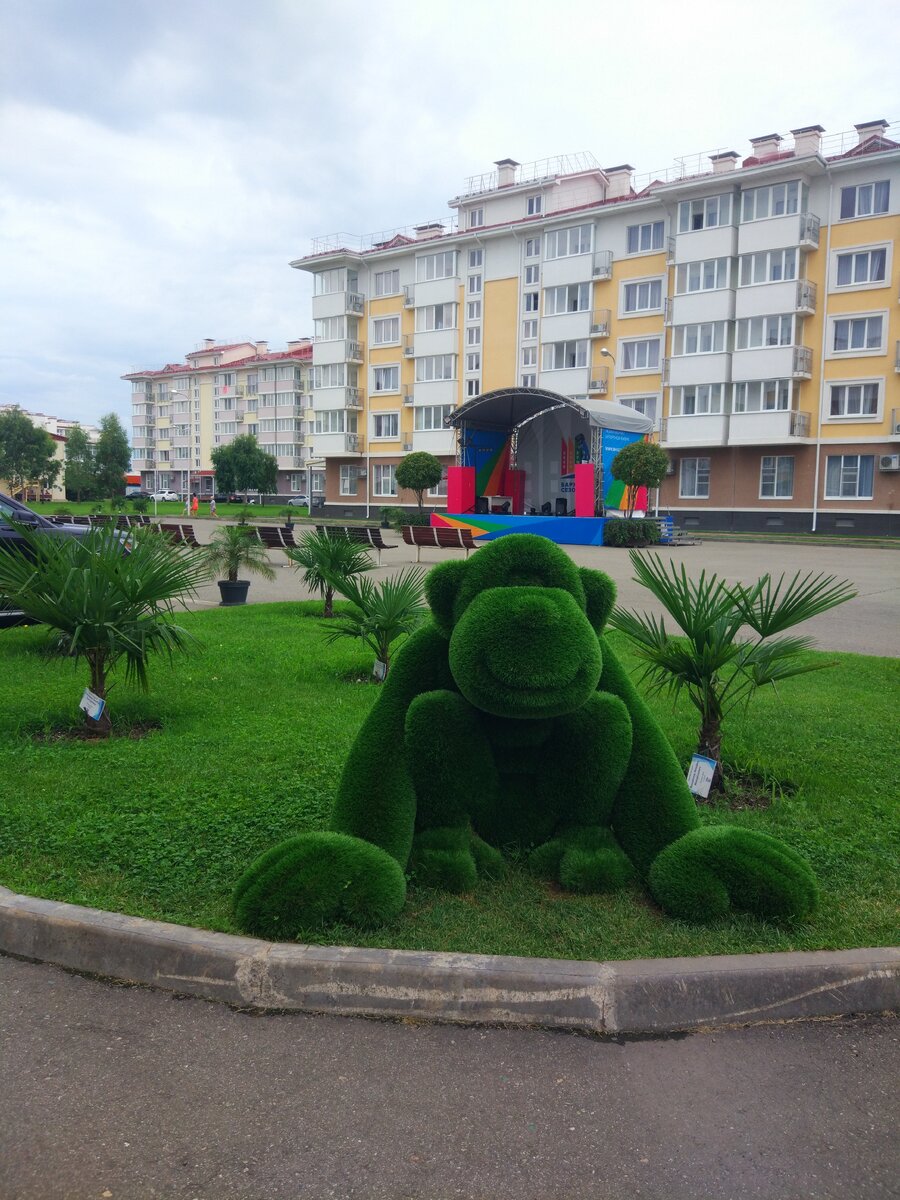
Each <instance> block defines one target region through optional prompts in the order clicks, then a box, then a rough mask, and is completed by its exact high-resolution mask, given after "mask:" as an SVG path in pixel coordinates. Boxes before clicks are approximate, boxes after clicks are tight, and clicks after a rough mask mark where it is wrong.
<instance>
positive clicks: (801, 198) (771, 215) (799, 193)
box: [740, 179, 807, 225]
mask: <svg viewBox="0 0 900 1200" xmlns="http://www.w3.org/2000/svg"><path fill="white" fill-rule="evenodd" d="M791 188H795V189H796V191H795V193H794V196H793V199H792V197H791V194H790V190H789V189H791ZM781 189H784V193H785V200H784V202H785V208H784V210H783V211H782V212H775V211H773V208H774V203H775V194H776V193H777V192H778V191H780V190H781ZM751 196H752V197H753V201H752V208H753V215H752V216H747V215H746V212H747V209H748V207H750V206H748V204H747V203H746V202H747V200H748V199H749V198H750V197H751ZM763 196H765V197H766V201H765V204H763V203H762V197H763ZM806 200H807V188H806V185H805V184H804V182H803V180H802V179H784V180H781V181H779V182H778V183H765V184H761V185H760V186H759V187H752V188H742V189H741V204H740V209H741V213H740V223H741V224H742V225H750V224H752V223H753V222H754V221H771V220H774V219H776V218H777V217H793V216H796V215H798V214H799V213H802V212H804V211H805V206H806ZM791 204H793V207H791ZM759 208H763V209H764V210H765V211H763V212H761V213H760V214H759V215H757V211H756V210H757V209H759Z"/></svg>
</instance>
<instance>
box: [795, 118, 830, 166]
mask: <svg viewBox="0 0 900 1200" xmlns="http://www.w3.org/2000/svg"><path fill="white" fill-rule="evenodd" d="M824 132H825V130H824V129H823V128H822V126H821V125H804V126H803V128H802V129H792V130H791V133H792V134H793V135H794V153H795V154H796V155H797V157H798V158H805V157H806V156H807V155H809V154H821V153H822V134H823V133H824Z"/></svg>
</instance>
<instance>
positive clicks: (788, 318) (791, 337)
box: [734, 313, 797, 352]
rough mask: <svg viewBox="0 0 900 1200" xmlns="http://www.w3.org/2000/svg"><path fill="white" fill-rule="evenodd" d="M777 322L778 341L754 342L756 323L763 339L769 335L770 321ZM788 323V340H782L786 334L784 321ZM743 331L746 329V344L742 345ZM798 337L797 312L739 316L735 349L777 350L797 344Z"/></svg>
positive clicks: (735, 325) (735, 333) (735, 332)
mask: <svg viewBox="0 0 900 1200" xmlns="http://www.w3.org/2000/svg"><path fill="white" fill-rule="evenodd" d="M773 321H774V322H777V331H778V339H779V340H778V341H776V342H770V341H766V340H762V341H759V342H752V341H751V340H750V339H751V335H752V334H753V332H754V329H753V326H754V323H756V324H757V325H758V326H759V327H760V329H761V332H762V336H763V339H765V338H767V337H768V336H769V333H768V330H769V328H770V322H773ZM785 322H787V323H788V327H787V334H788V336H787V340H786V341H784V340H782V338H783V336H784V323H785ZM742 331H746V345H743V346H742V345H741V341H742V336H741V335H742ZM796 338H797V317H796V314H795V313H765V314H760V315H759V316H755V317H738V319H737V320H736V321H735V323H734V349H735V352H738V351H741V350H777V349H779V348H780V347H783V346H795V345H796V344H797V342H796Z"/></svg>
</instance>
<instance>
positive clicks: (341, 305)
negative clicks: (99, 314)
mask: <svg viewBox="0 0 900 1200" xmlns="http://www.w3.org/2000/svg"><path fill="white" fill-rule="evenodd" d="M365 307H366V298H365V296H363V295H362V293H361V292H352V291H343V292H324V293H323V294H322V295H319V296H313V298H312V315H313V318H314V320H324V318H326V317H348V316H349V317H359V316H361V315H362V313H363V312H364V311H365Z"/></svg>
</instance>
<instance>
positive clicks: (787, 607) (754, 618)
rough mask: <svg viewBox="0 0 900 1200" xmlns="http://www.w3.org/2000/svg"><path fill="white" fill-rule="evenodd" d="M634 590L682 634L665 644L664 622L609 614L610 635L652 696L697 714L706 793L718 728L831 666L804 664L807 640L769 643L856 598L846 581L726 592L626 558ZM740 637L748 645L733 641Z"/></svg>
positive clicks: (717, 779) (646, 557)
mask: <svg viewBox="0 0 900 1200" xmlns="http://www.w3.org/2000/svg"><path fill="white" fill-rule="evenodd" d="M630 558H631V565H632V567H633V568H634V571H635V582H637V583H640V584H643V586H644V587H645V588H647V589H648V590H649V591H650V592H651V593H652V594H653V595H654V596H655V597H656V599H657V600H658V601H659V602H660V604H661V605H662V606H663V608H664V609H665V610H666V612H667V613H668V614H669V616H670V617H672V618H673V620H674V621H675V623H676V624H677V625H678V626H679V628H680V629H681V630H682V631H683V632H684V637H674V636H672V635H671V634H670V633H669V632H668V630H667V629H666V622H665V618H658V617H656V616H653V615H652V614H648V613H644V614H638V613H630V612H626V611H625V610H624V609H621V608H615V609H613V611H612V614H611V615H610V618H609V623H610V625H611V626H612V628H613V629H618V630H620V631H621V632H622V633H624V634H625V635H626V637H628V638H629V639H630V641H631V643H632V646H633V648H634V651H635V654H636V655H637V657H638V658H639V659H641V660H642V661H643V662H644V663H645V664H646V665H645V667H644V671H643V675H642V679H644V680H647V681H648V682H649V684H650V691H651V692H652V693H663V692H665V693H668V694H669V695H671V696H673V697H677V696H679V695H680V694H681V693H682V692H686V693H687V696H688V698H689V699H690V701H691V703H692V704H693V705H694V707H695V708H696V709H697V711H698V712H699V714H700V728H699V731H698V750H699V752H700V753H701V754H703V755H705V756H706V757H707V758H711V759H713V761H714V762H715V763H716V769H715V774H714V776H713V787H714V788H716V789H718V788H719V787H721V782H722V766H721V753H722V722H723V720H724V719H725V717H726V716H728V714H729V713H731V712H733V711H734V710H735V709H736V708H739V707H742V706H746V705H747V704H749V702H750V700H751V698H752V697H753V695H754V694H755V693H756V692H757V691H758V690H759V689H760V688H761V687H765V686H766V685H767V684H771V685H772V686H773V687H774V686H775V685H777V684H778V683H780V682H781V681H782V680H783V679H790V678H791V677H792V676H794V675H804V674H806V673H807V672H809V671H819V670H821V669H822V668H824V667H827V666H831V665H832V664H831V663H821V662H815V663H810V662H808V661H804V659H803V654H804V652H805V651H806V650H809V649H810V648H811V647H812V646H813V641H812V639H811V638H808V637H779V636H777V635H778V634H781V633H783V631H784V630H785V629H790V628H791V627H792V626H794V625H798V624H799V623H800V622H801V621H808V620H809V619H810V618H811V617H815V616H818V615H819V613H823V612H827V611H828V609H830V608H835V607H836V606H837V605H838V604H843V603H844V602H845V601H847V600H851V599H852V598H853V597H854V596H855V595H856V592H855V591H854V590H853V588H852V587H851V585H850V583H849V582H848V581H847V580H842V581H839V580H837V579H836V578H835V576H834V575H827V576H826V575H821V574H820V575H812V574H807V575H805V576H804V577H803V578H802V579H801V578H800V573H799V571H798V572H797V574H796V575H795V576H794V578H793V579H792V580H791V581H790V583H789V584H788V585H787V586H786V587H785V584H784V576H783V575H782V576H781V578H780V579H779V580H778V582H777V583H774V584H773V582H772V578H771V576H769V575H763V577H762V578H761V579H759V580H757V582H756V583H755V584H753V585H752V586H745V585H744V584H742V583H737V584H734V585H729V584H727V583H726V582H725V580H724V579H719V577H718V576H717V575H709V576H707V574H706V572H705V571H703V572H701V574H700V578H699V579H697V580H694V579H689V578H688V574H687V571H686V570H685V568H684V564H683V563H682V564H680V567H679V566H676V564H675V563H674V562H672V561H671V560H669V562H668V565H666V564H664V563H663V560H662V559H661V558H660V556H659V555H658V554H638V553H636V552H635V551H634V550H632V551H631V555H630ZM744 627H748V628H749V629H750V630H752V631H753V633H755V634H756V637H755V638H753V637H751V638H747V639H746V640H742V641H738V640H736V639H737V635H738V633H739V632H740V630H741V629H742V628H744Z"/></svg>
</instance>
